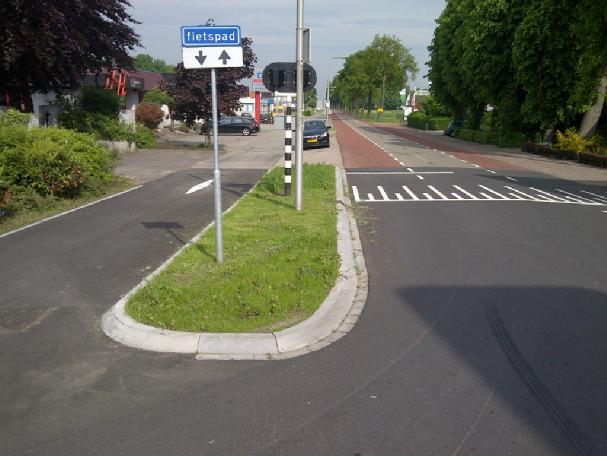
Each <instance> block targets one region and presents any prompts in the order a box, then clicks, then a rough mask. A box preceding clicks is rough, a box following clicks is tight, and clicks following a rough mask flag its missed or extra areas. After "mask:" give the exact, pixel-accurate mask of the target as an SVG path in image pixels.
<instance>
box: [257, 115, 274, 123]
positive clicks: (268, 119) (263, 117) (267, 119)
mask: <svg viewBox="0 0 607 456" xmlns="http://www.w3.org/2000/svg"><path fill="white" fill-rule="evenodd" d="M259 120H260V121H261V123H262V124H271V123H274V119H273V118H272V114H266V113H263V114H261V115H260V116H259Z"/></svg>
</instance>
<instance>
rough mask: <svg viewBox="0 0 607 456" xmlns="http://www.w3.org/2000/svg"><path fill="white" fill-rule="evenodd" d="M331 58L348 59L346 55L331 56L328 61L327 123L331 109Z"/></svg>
mask: <svg viewBox="0 0 607 456" xmlns="http://www.w3.org/2000/svg"><path fill="white" fill-rule="evenodd" d="M331 60H346V58H345V57H329V60H328V61H327V90H326V92H325V93H326V99H325V124H326V123H328V122H329V109H331V87H330V85H331V79H330V74H331Z"/></svg>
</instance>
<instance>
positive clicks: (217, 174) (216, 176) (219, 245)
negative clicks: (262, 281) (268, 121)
mask: <svg viewBox="0 0 607 456" xmlns="http://www.w3.org/2000/svg"><path fill="white" fill-rule="evenodd" d="M211 98H212V109H213V168H214V169H213V184H214V187H215V256H216V257H217V263H219V264H221V263H223V227H222V223H221V217H222V214H223V211H222V209H221V171H220V170H219V143H218V140H219V133H218V131H217V75H216V74H215V68H211Z"/></svg>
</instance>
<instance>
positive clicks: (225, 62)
mask: <svg viewBox="0 0 607 456" xmlns="http://www.w3.org/2000/svg"><path fill="white" fill-rule="evenodd" d="M181 48H182V57H183V67H184V68H185V69H188V70H199V69H206V68H209V69H210V70H211V98H212V111H213V113H212V114H213V164H214V169H213V184H214V186H215V251H216V258H217V263H223V229H222V220H221V218H222V213H223V211H222V207H221V171H220V169H219V139H218V131H217V123H218V122H217V117H218V115H217V104H218V102H217V75H216V69H217V68H235V67H242V66H244V59H243V51H242V42H241V36H240V27H239V26H237V25H217V26H184V27H181Z"/></svg>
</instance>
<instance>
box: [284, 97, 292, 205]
mask: <svg viewBox="0 0 607 456" xmlns="http://www.w3.org/2000/svg"><path fill="white" fill-rule="evenodd" d="M292 120H293V117H292V116H291V105H288V106H287V107H286V108H285V196H289V195H290V194H291V167H292V163H293V158H292V156H293V128H292V127H291V122H292Z"/></svg>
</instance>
